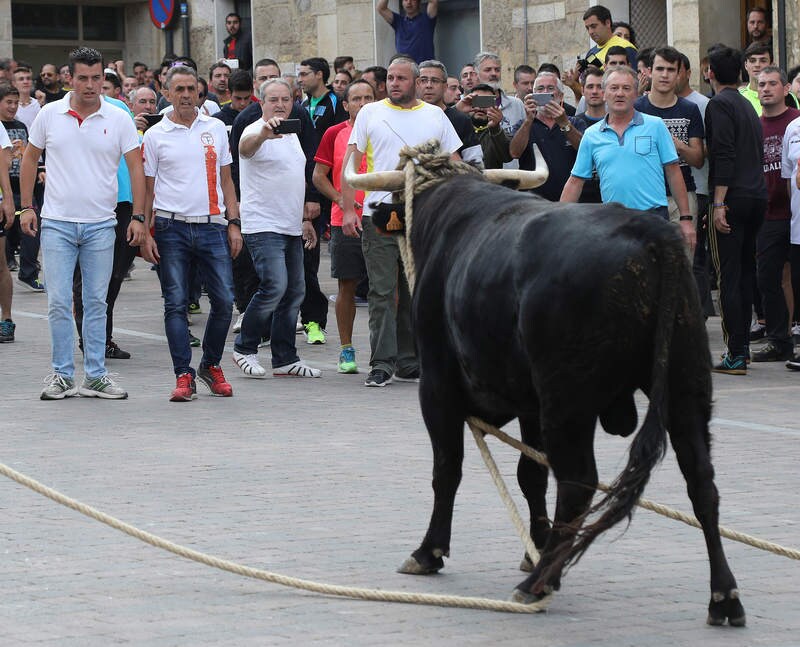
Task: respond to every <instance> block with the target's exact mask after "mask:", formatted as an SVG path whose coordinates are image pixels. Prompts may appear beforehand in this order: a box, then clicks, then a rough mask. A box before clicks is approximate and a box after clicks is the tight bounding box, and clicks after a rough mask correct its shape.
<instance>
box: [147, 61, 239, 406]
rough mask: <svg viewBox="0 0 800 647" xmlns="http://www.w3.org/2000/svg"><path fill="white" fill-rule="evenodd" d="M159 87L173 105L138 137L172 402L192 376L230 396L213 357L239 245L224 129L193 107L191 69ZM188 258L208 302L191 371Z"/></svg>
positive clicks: (189, 393)
mask: <svg viewBox="0 0 800 647" xmlns="http://www.w3.org/2000/svg"><path fill="white" fill-rule="evenodd" d="M165 90H166V92H167V96H168V97H169V100H170V101H171V102H172V106H173V107H174V109H173V110H171V111H170V112H168V113H167V114H165V115H164V118H163V119H162V120H161V121H159V122H158V123H157V124H156V125H155V126H153V127H151V128H150V129H149V130H148V131H147V132H146V133H145V134H144V158H145V177H146V181H147V198H146V212H147V216H148V236H147V239H146V241H145V242H144V243H143V244H142V256H143V257H144V258H145V260H148V261H150V262H158V263H159V265H160V274H159V278H160V279H161V293H162V295H163V297H164V327H165V329H166V333H167V343H168V344H169V352H170V355H171V356H172V366H173V369H174V370H175V376H176V378H177V382H176V385H175V389H174V390H173V391H172V394H171V396H170V401H171V402H186V401H189V400H193V399H194V398H195V397H197V396H196V394H197V388H196V386H195V378H197V379H198V380H200V381H201V382H202V383H203V384H205V385H206V386H207V387H208V389H209V391H210V392H211V394H212V395H216V396H221V397H230V396H232V395H233V389H232V388H231V385H230V384H229V383H228V382H227V380H226V379H225V375H224V374H223V372H222V369H221V368H220V366H219V362H220V359H222V351H223V349H224V347H225V337H226V336H227V334H228V327H229V326H230V323H231V313H232V309H233V279H232V271H231V257H232V256H233V257H235V256H236V255H237V254H238V253H239V250H240V249H241V247H242V234H241V231H240V227H241V223H240V222H239V206H238V204H237V202H236V191H235V190H234V188H233V180H232V179H231V167H230V165H231V151H230V147H229V146H228V133H227V130H226V129H225V124H223V123H222V122H221V121H220V120H219V119H214V118H213V117H209V116H207V115H205V114H203V113H202V111H199V110H198V109H197V106H196V103H197V72H195V71H194V70H193V69H192V68H191V67H188V66H186V65H178V66H176V67H172V68H170V70H169V72H167V77H166V80H165ZM223 202H224V204H223ZM226 216H227V220H226ZM151 223H154V224H155V240H154V239H153V238H152V237H150V235H149V224H151ZM192 260H194V261H195V262H196V263H197V265H198V267H199V268H200V270H201V271H202V273H203V280H204V281H205V284H206V288H207V289H208V300H209V302H210V303H211V310H210V312H209V315H208V322H207V323H206V330H205V335H204V337H203V357H202V359H201V360H200V366H199V368H198V370H197V371H195V370H194V369H193V368H192V366H191V362H192V348H191V346H190V341H189V324H188V321H187V319H186V312H187V309H188V307H189V279H190V267H191V264H192Z"/></svg>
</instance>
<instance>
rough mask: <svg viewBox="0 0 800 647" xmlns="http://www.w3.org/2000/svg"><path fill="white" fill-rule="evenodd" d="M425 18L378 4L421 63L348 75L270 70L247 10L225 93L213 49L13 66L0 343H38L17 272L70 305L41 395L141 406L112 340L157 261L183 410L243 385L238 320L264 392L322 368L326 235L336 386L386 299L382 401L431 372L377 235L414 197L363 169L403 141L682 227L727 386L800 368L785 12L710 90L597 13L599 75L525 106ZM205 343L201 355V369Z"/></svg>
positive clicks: (667, 54)
mask: <svg viewBox="0 0 800 647" xmlns="http://www.w3.org/2000/svg"><path fill="white" fill-rule="evenodd" d="M403 8H404V13H403V14H402V15H401V14H398V13H396V12H392V11H390V10H389V9H388V7H387V2H386V1H385V0H379V1H378V3H377V7H376V9H377V11H378V13H379V14H380V15H381V16H382V17H383V18H384V19H385V20H386V21H387V22H388V23H389V24H390V25H391V26H392V27H393V28H394V30H395V34H396V48H397V51H398V52H399V53H398V54H396V55H395V56H394V57H393V58H392V60H391V61H390V63H389V65H388V67H387V68H384V67H382V66H379V65H373V66H370V67H367V68H366V69H364V70H357V69H355V65H354V61H353V58H352V57H350V56H339V57H337V58H336V59H335V60H334V62H333V65H332V66H331V65H330V64H329V62H328V61H327V60H325V59H324V58H321V57H309V58H306V59H304V60H302V61H301V63H300V65H299V67H298V69H297V70H292V71H291V73H284V72H283V71H282V70H281V68H280V65H279V64H278V63H277V62H276V61H275V60H272V59H268V58H264V59H260V60H257V61H255V63H253V61H252V44H251V42H250V38H249V35H248V34H246V33H245V32H244V30H243V29H242V26H241V18H240V17H239V16H238V15H236V14H230V15H228V16H227V17H226V29H227V32H228V36H227V38H226V39H225V41H224V43H223V47H224V50H223V51H224V55H225V57H224V58H223V59H221V60H219V61H218V62H216V63H214V64H213V65H212V66H211V67H210V69H209V70H208V74H207V75H206V78H203V76H201V75H200V74H199V71H198V69H197V65H196V64H195V62H194V61H193V60H192V59H191V58H189V57H176V56H169V57H167V58H165V59H164V60H163V61H162V62H161V64H160V65H159V66H156V67H154V68H151V67H150V66H148V65H146V64H144V63H141V62H135V63H133V65H131V66H130V67H128V66H127V65H126V63H125V62H124V61H111V62H104V61H103V57H102V54H101V53H100V52H98V51H96V50H93V49H90V48H85V47H81V48H78V49H76V50H74V51H73V52H72V54H71V55H70V59H69V62H68V63H66V64H64V65H61V66H60V67H56V66H55V65H53V64H46V65H43V66H42V67H41V69H40V70H39V75H38V78H37V79H36V80H35V81H34V76H33V70H32V69H31V67H30V66H29V65H27V64H25V63H24V62H22V61H0V75H3V76H4V77H5V78H4V79H0V120H2V122H3V125H4V126H5V128H3V129H0V148H3V149H5V150H6V154H4V155H0V189H1V190H2V194H3V201H2V203H0V204H1V205H2V212H1V214H0V224H2V225H3V227H2V229H1V230H0V231H1V232H2V233H0V251H1V252H2V258H4V259H5V260H6V262H0V342H11V341H14V338H15V324H14V321H13V317H12V293H13V284H12V280H11V274H10V272H12V271H16V272H17V273H18V274H17V284H18V285H19V286H20V287H24V289H27V290H31V291H35V292H40V293H45V292H46V295H47V299H48V318H49V324H50V331H51V344H52V372H51V374H50V375H49V376H48V377H47V378H46V386H45V388H44V390H43V391H42V393H41V397H42V399H47V400H50V399H62V398H65V397H69V396H73V395H76V394H78V393H80V394H81V395H83V396H93V397H101V398H124V397H127V392H126V391H125V389H124V388H123V387H122V386H120V385H119V384H118V383H117V382H115V381H114V380H113V379H112V378H111V377H109V375H108V371H107V369H106V360H107V359H113V360H118V359H128V358H130V357H131V354H130V352H128V351H126V350H124V349H122V348H120V347H119V346H118V344H117V343H116V342H115V341H114V339H113V310H114V304H115V302H116V299H117V297H118V295H119V292H120V289H121V287H122V283H123V281H124V279H125V278H126V276H127V275H128V274H129V272H130V271H131V267H132V263H133V260H134V258H135V256H136V255H137V254H139V255H140V256H142V257H143V258H144V259H145V260H146V261H148V262H149V263H151V264H152V265H153V268H154V269H156V270H157V272H158V276H159V280H160V283H161V290H162V296H163V299H164V322H165V330H166V336H167V340H168V346H169V351H170V355H171V358H172V363H173V368H174V372H175V377H176V386H175V389H174V390H173V391H172V393H171V394H170V399H171V400H172V401H188V400H192V399H194V398H195V397H196V392H197V382H200V383H202V384H204V385H205V386H206V387H207V388H208V390H209V391H210V392H211V393H212V394H213V395H218V396H223V397H227V396H231V395H232V394H233V388H232V386H231V384H230V383H229V382H228V380H227V378H226V377H225V375H224V372H223V370H222V368H221V362H222V357H223V353H224V345H225V340H226V338H227V336H228V334H229V331H230V330H231V329H232V331H233V333H234V334H235V335H236V337H235V342H234V351H233V354H232V360H233V362H234V363H235V366H236V367H237V368H238V369H239V370H240V371H241V372H242V374H243V375H245V376H247V377H255V378H258V377H263V376H265V375H266V373H267V369H266V368H265V367H264V366H263V365H262V364H261V362H260V361H259V348H264V347H265V346H267V345H269V346H270V350H271V355H272V357H271V363H272V373H273V375H276V376H292V377H310V378H316V377H320V376H321V371H320V370H319V369H318V368H314V367H312V366H309V365H308V364H306V363H305V362H304V361H303V360H301V359H300V357H299V355H298V351H297V347H296V338H297V337H296V332H298V331H302V332H303V333H304V334H305V339H306V341H307V343H309V344H324V343H327V342H328V334H327V331H326V328H327V320H328V304H329V300H328V298H327V297H326V296H325V294H323V293H322V290H321V289H320V284H319V276H318V274H319V266H320V248H321V246H322V245H323V244H326V243H327V244H329V249H330V254H331V273H332V277H333V278H335V279H336V280H337V282H338V294H337V295H336V299H335V316H336V322H337V329H338V332H339V341H340V348H339V361H338V371H339V372H341V373H358V372H359V366H358V362H357V358H356V349H355V348H354V346H353V339H352V332H353V322H354V319H355V314H356V305H357V304H358V303H359V302H366V304H367V305H368V308H369V337H370V355H369V371H368V372H367V377H366V380H365V382H364V384H365V385H366V386H370V387H385V386H387V385H388V384H390V383H391V382H392V381H393V380H397V381H417V380H418V379H419V367H418V363H417V359H416V351H415V347H414V340H413V331H412V329H411V316H410V303H411V298H410V294H409V290H408V285H407V283H406V281H405V276H404V272H403V263H402V258H401V255H400V251H399V248H398V244H397V241H396V239H395V238H393V237H391V236H386V235H383V234H381V233H380V231H379V230H378V229H377V228H376V227H375V225H373V222H372V220H373V219H372V214H373V212H374V211H375V210H376V209H379V208H380V207H379V205H380V204H381V203H387V202H390V201H391V193H389V192H371V193H370V194H369V195H368V196H365V195H364V194H363V193H362V192H359V191H356V190H354V189H353V188H352V187H350V186H349V185H348V184H347V183H346V182H345V181H344V180H343V174H342V169H343V168H344V167H345V166H346V165H347V164H350V163H352V164H354V165H355V168H360V169H361V170H362V171H363V170H366V169H367V168H368V169H370V170H372V171H380V170H393V169H394V168H395V166H396V164H397V161H398V158H399V152H400V150H401V148H402V147H403V146H407V145H411V146H413V145H416V144H419V143H422V142H424V141H427V140H428V139H431V138H435V139H437V140H439V142H440V143H441V146H442V149H443V150H444V151H445V152H447V153H449V154H451V155H453V156H454V157H457V158H459V159H463V160H465V161H468V162H470V163H472V164H474V165H476V166H477V167H479V168H487V169H491V168H502V167H506V168H522V169H528V170H534V168H535V165H536V154H535V149H536V148H537V147H538V150H539V151H540V152H541V155H542V156H543V157H544V159H545V161H546V162H547V165H548V168H549V179H548V180H547V182H546V183H545V184H543V185H542V186H541V187H539V188H537V189H535V190H534V192H535V193H536V194H538V195H539V196H540V197H541V198H542V199H545V200H550V201H553V202H558V201H562V202H574V201H581V202H594V203H599V202H612V201H613V202H619V203H622V204H623V205H625V206H627V207H630V208H633V209H638V210H641V211H643V212H647V213H646V214H643V215H642V217H658V218H663V219H664V220H666V221H669V222H672V223H674V226H675V228H676V230H677V231H679V232H680V234H681V235H682V236H683V239H684V241H685V243H686V249H687V255H688V257H689V259H690V261H691V262H692V264H693V269H694V272H695V276H696V279H697V288H698V294H699V297H700V301H701V303H702V307H703V308H704V309H705V311H706V314H707V315H710V314H714V313H715V311H714V305H713V303H712V301H711V287H712V284H713V283H714V282H716V286H717V287H718V288H719V306H720V315H721V317H722V326H723V336H724V339H725V343H726V346H727V352H726V353H725V355H724V356H723V357H722V358H720V360H719V361H718V362H715V366H714V370H716V371H718V372H722V373H727V374H732V375H743V374H746V373H747V370H748V364H749V362H750V361H751V360H752V361H754V362H761V361H785V362H786V365H787V367H789V368H791V369H794V370H800V358H798V357H797V356H795V355H794V342H795V341H798V336H800V323H798V322H799V321H800V298H796V295H797V293H798V292H800V188H798V187H800V176H798V172H797V171H798V160H799V159H800V110H798V104H797V99H796V96H797V90H798V89H800V87H798V86H800V68H794V69H792V70H790V71H789V72H788V74H787V72H785V71H784V70H781V69H780V68H778V67H776V66H775V65H774V64H773V60H772V44H771V41H770V40H769V36H768V30H767V28H766V20H765V19H766V14H765V12H764V11H763V10H760V9H753V10H751V11H750V12H749V13H748V23H747V24H748V33H749V39H750V41H751V42H750V44H749V46H748V47H747V48H746V50H745V51H744V52H743V53H741V52H739V51H738V50H736V49H734V48H731V47H727V46H725V45H715V46H714V47H712V48H710V50H709V52H708V56H707V57H706V58H704V59H703V62H702V64H701V72H702V77H703V83H704V85H703V86H702V88H703V89H705V88H706V85H705V83H707V84H708V90H709V92H708V93H707V94H702V93H700V92H698V91H696V90H693V89H692V88H691V85H690V80H691V72H692V70H691V66H690V62H689V58H688V57H687V56H686V55H685V54H684V53H682V52H680V51H678V50H676V49H675V48H673V47H669V46H657V47H647V48H641V47H639V46H638V44H637V42H636V35H635V31H634V28H633V27H632V26H631V25H629V24H627V23H615V22H613V21H612V16H611V14H610V12H609V11H608V9H606V8H605V7H603V6H600V5H597V6H594V7H591V8H589V9H588V10H587V11H586V12H585V14H584V16H583V20H584V25H585V27H586V31H587V33H588V35H589V36H590V37H591V39H592V40H593V41H594V43H595V45H594V46H593V47H592V48H591V49H590V50H589V51H588V52H587V53H586V55H585V56H582V57H579V59H578V61H577V63H576V65H575V67H574V68H573V69H568V70H560V69H558V68H557V67H556V66H555V65H553V64H551V63H544V64H542V65H540V66H539V67H538V68H536V69H534V68H533V67H530V66H528V65H519V66H517V67H516V68H515V70H514V78H513V92H506V91H505V90H504V89H503V83H502V70H503V65H502V61H501V60H500V57H499V56H498V55H497V54H495V53H492V52H479V53H477V54H476V56H475V57H474V60H472V61H470V62H468V63H466V64H465V65H464V66H463V67H462V68H461V69H460V70H459V71H458V74H457V75H456V74H450V73H448V70H447V68H446V67H445V65H443V64H442V63H441V62H440V61H438V60H436V58H435V57H434V54H433V32H434V29H435V25H436V14H437V8H438V4H437V2H435V0H430V1H429V2H428V3H427V4H426V5H425V6H424V7H422V6H421V5H420V2H419V0H404V2H403ZM129 70H130V71H129ZM743 77H744V78H745V81H744V82H743V81H742V78H743ZM570 94H571V96H569V95H570ZM573 97H574V100H573ZM76 159H80V160H81V164H76V163H75V160H76ZM40 257H41V261H42V262H41V264H40ZM17 258H18V259H19V260H18V261H17ZM709 259H710V260H711V261H713V268H711V263H709ZM42 269H43V274H42ZM42 278H43V279H44V280H43V281H42ZM203 291H205V292H206V294H207V295H208V301H209V306H210V309H209V313H208V318H207V322H206V327H205V331H204V333H203V336H202V339H198V338H197V337H195V336H194V335H192V334H191V331H190V327H189V323H190V316H191V315H192V314H196V313H199V312H200V309H201V308H200V305H199V301H200V295H201V293H202V292H203ZM234 307H235V308H236V309H237V311H238V317H237V318H236V319H235V321H234V318H233V308H234ZM753 309H755V316H754V322H753V323H751V317H752V316H753ZM232 321H234V323H233V326H231V322H232ZM76 324H77V331H78V345H79V348H80V350H81V351H82V353H83V369H84V379H83V381H82V383H81V384H80V386H78V385H77V383H76V381H75V366H74V358H73V355H74V345H75V344H74V337H75V330H76ZM761 338H763V339H766V340H767V341H766V343H765V344H764V345H763V346H761V348H760V349H758V350H755V351H753V352H752V353H751V352H750V343H751V342H753V341H755V340H757V339H761ZM193 346H202V355H201V358H200V361H199V363H198V364H197V367H196V368H194V367H193V366H192V362H193V357H192V347H193Z"/></svg>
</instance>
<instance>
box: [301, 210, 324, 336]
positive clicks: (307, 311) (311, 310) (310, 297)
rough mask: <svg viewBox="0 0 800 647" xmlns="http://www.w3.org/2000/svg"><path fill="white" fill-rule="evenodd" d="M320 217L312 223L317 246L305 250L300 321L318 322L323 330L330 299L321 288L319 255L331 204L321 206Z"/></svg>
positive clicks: (305, 322)
mask: <svg viewBox="0 0 800 647" xmlns="http://www.w3.org/2000/svg"><path fill="white" fill-rule="evenodd" d="M320 208H321V209H320V211H321V212H320V215H319V217H318V218H315V219H314V220H313V221H312V222H313V223H314V229H315V230H316V232H317V245H316V247H314V248H313V249H305V248H304V249H303V270H304V274H305V280H306V296H305V299H303V304H302V305H301V306H300V320H301V321H302V322H303V323H304V324H307V323H308V322H309V321H316V322H317V323H318V324H319V325H320V327H321V328H326V327H327V326H328V297H326V296H325V295H324V294H323V293H322V289H320V287H319V276H318V275H319V255H320V249H321V248H322V245H323V244H324V242H323V240H322V235H323V234H324V233H325V229H326V228H327V226H328V223H329V222H330V202H328V203H327V205H326V204H325V202H323V203H322V204H321V205H320Z"/></svg>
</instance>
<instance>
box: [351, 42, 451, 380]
mask: <svg viewBox="0 0 800 647" xmlns="http://www.w3.org/2000/svg"><path fill="white" fill-rule="evenodd" d="M418 77H419V68H418V67H417V64H416V63H415V62H414V61H413V60H412V59H410V58H408V57H405V56H400V55H398V56H395V57H394V58H393V59H392V62H391V64H390V65H389V70H388V73H387V77H386V87H387V89H388V91H389V96H388V98H386V99H384V100H383V101H378V102H375V103H370V104H368V105H366V106H364V107H363V108H361V110H360V111H359V113H358V116H357V117H356V121H355V124H354V125H353V132H352V133H351V134H350V139H349V142H348V152H347V154H346V156H345V162H344V166H346V165H347V164H348V161H347V160H348V159H349V157H350V156H351V155H352V156H355V164H356V168H359V167H360V166H361V160H362V157H363V156H364V154H366V155H367V168H368V169H369V170H370V171H389V170H394V169H395V168H396V167H397V164H398V163H399V161H400V156H399V155H400V150H401V149H402V148H403V147H404V146H417V145H419V144H421V143H423V142H426V141H427V140H429V139H432V138H433V139H438V140H439V142H440V143H441V145H442V149H443V150H446V151H449V152H450V153H452V154H453V156H454V157H455V158H456V159H458V153H456V151H457V150H458V149H459V148H461V145H462V142H461V140H460V139H459V138H458V135H457V134H456V131H455V129H454V128H453V126H452V124H451V123H450V120H449V119H448V118H447V115H445V113H444V111H443V110H441V109H440V108H438V107H437V106H433V105H431V104H428V103H425V102H424V101H420V100H418V99H417V98H416V81H417V78H418ZM391 201H392V194H391V193H390V192H386V191H374V192H372V193H370V194H369V195H368V196H367V197H366V199H365V201H364V213H363V219H362V220H361V221H360V222H359V218H358V216H357V215H356V212H355V207H354V204H355V191H354V189H353V188H352V187H351V186H349V185H348V184H347V182H345V181H344V179H343V180H342V202H343V206H344V215H343V218H342V232H343V233H344V234H345V235H346V236H358V231H359V230H360V229H361V228H362V227H363V237H362V241H361V244H362V249H363V251H364V260H365V261H366V265H367V274H368V275H369V294H368V295H367V300H368V303H369V341H370V348H371V356H370V365H371V369H372V370H371V371H370V373H369V376H368V377H367V379H366V381H365V382H364V384H365V385H366V386H375V387H383V386H386V385H387V384H389V383H391V381H392V379H393V378H394V379H396V380H397V381H399V382H416V381H417V380H419V364H418V362H417V355H416V350H415V348H414V339H413V336H412V333H411V296H410V294H409V290H408V283H407V282H406V278H405V275H404V273H403V268H402V262H401V260H400V250H399V247H398V244H397V240H396V239H395V238H394V237H392V236H385V235H383V234H381V233H379V232H378V231H377V229H376V228H375V226H374V225H373V224H372V207H371V206H370V204H372V203H375V202H391Z"/></svg>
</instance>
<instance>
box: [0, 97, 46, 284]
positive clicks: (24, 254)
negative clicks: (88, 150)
mask: <svg viewBox="0 0 800 647" xmlns="http://www.w3.org/2000/svg"><path fill="white" fill-rule="evenodd" d="M18 106H19V90H17V88H15V87H13V86H6V85H3V86H2V87H0V121H2V122H3V126H4V127H5V129H6V132H7V133H8V138H9V139H10V140H11V165H10V166H9V172H8V175H9V180H10V184H11V194H12V195H11V196H9V199H10V200H13V203H14V210H15V211H19V210H20V209H21V208H22V205H21V203H20V197H19V167H20V162H21V161H22V154H23V153H24V152H25V147H26V146H27V145H28V128H27V127H26V126H25V124H24V123H22V122H21V121H19V120H18V119H15V116H16V113H17V107H18ZM12 196H13V197H12ZM26 206H29V205H26ZM37 232H38V228H37ZM6 236H7V237H8V239H9V240H8V241H6V242H7V243H9V242H12V241H13V243H14V246H16V245H18V246H19V273H18V274H17V281H18V282H19V283H20V285H23V286H25V287H26V288H27V289H28V290H30V291H32V292H44V285H43V284H42V282H41V281H40V280H39V262H38V258H39V235H38V233H37V234H36V236H23V235H22V232H21V231H20V227H19V219H18V218H15V219H14V221H13V223H6ZM11 247H12V246H11V245H9V247H8V248H7V250H6V252H7V253H8V252H9V251H11V253H12V254H13V251H12V250H11ZM12 258H13V256H12ZM3 260H6V259H3Z"/></svg>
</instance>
